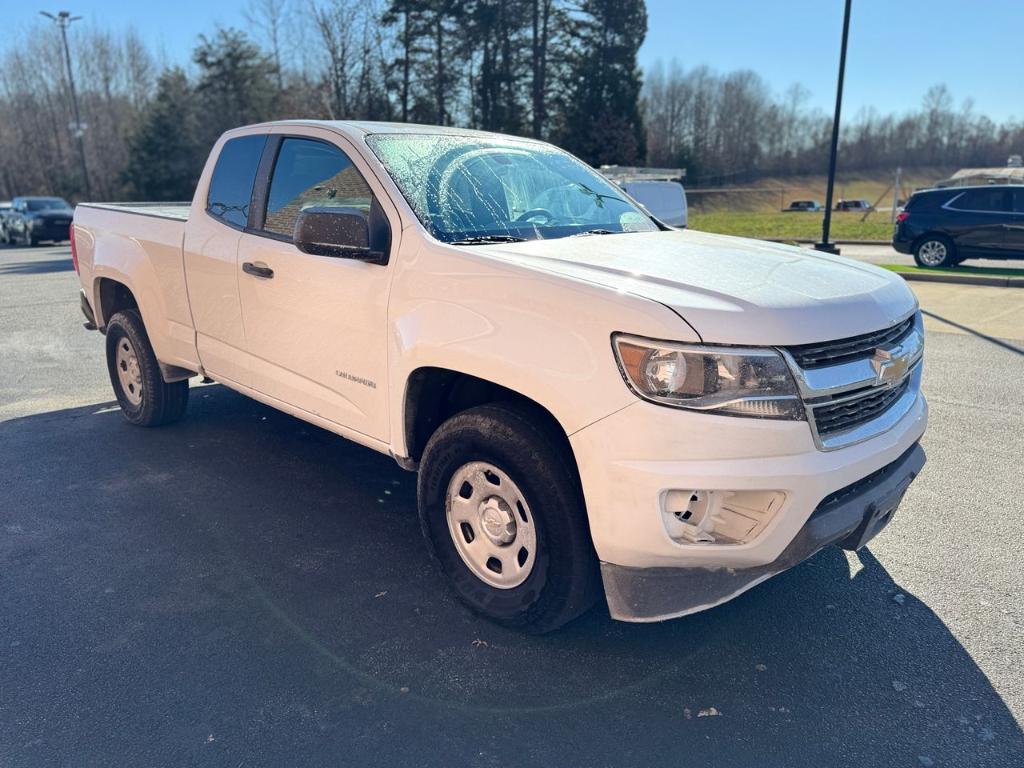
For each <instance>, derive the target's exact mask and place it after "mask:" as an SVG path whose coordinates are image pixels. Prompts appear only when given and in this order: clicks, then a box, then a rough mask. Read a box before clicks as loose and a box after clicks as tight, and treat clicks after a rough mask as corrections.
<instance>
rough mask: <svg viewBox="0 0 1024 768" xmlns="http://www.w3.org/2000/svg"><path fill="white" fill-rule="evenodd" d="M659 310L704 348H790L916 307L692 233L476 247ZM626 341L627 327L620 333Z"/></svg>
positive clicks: (860, 279) (784, 252)
mask: <svg viewBox="0 0 1024 768" xmlns="http://www.w3.org/2000/svg"><path fill="white" fill-rule="evenodd" d="M471 250H473V251H474V252H479V251H484V252H486V253H487V254H488V255H490V256H493V257H496V258H500V259H502V260H507V261H514V262H516V263H519V264H522V265H526V266H530V267H532V268H534V269H538V270H543V271H546V272H553V273H557V274H561V275H565V276H567V277H572V278H575V279H580V280H586V281H588V282H592V283H598V284H600V285H604V286H607V287H608V288H612V289H614V290H617V291H625V292H629V293H633V294H637V295H640V296H644V297H647V298H649V299H652V300H654V301H657V302H660V303H661V304H664V305H665V306H667V307H669V308H671V309H672V310H674V311H675V312H676V313H677V314H678V315H679V316H680V317H682V318H683V319H684V320H685V321H686V322H687V323H688V324H689V325H690V326H692V327H693V329H694V330H695V331H696V332H697V334H698V335H699V336H700V337H701V339H703V340H704V341H706V342H713V343H719V344H750V345H788V344H806V343H811V342H818V341H829V340H832V339H840V338H844V337H847V336H856V335H858V334H861V333H868V332H871V331H877V330H879V329H881V328H885V327H886V326H888V325H892V324H894V323H896V322H898V321H899V320H901V319H903V318H905V317H906V316H907V315H908V314H909V313H910V312H912V311H913V310H914V308H915V307H916V306H917V300H916V299H915V298H914V294H913V293H912V292H911V291H910V289H909V288H907V286H906V283H904V281H903V279H902V278H901V277H899V276H898V275H896V274H894V273H892V272H889V271H887V270H884V269H881V268H880V267H875V266H872V265H870V264H864V263H862V262H857V261H851V260H849V259H844V258H841V257H839V256H833V255H831V254H823V253H819V252H817V251H812V250H809V249H805V248H798V247H795V246H788V245H778V244H775V243H768V242H764V241H762V240H747V239H744V238H738V237H726V236H724V235H710V234H706V233H703V232H694V231H671V232H643V233H630V234H618V235H591V236H587V237H575V238H561V239H557V240H530V241H527V242H524V243H514V244H510V245H504V244H502V245H485V246H472V247H471ZM618 330H622V331H625V332H628V331H629V329H628V328H621V329H618Z"/></svg>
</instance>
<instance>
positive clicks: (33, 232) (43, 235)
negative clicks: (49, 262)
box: [28, 220, 71, 242]
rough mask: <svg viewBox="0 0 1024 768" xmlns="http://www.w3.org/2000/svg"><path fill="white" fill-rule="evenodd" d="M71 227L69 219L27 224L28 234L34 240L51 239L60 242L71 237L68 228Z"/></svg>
mask: <svg viewBox="0 0 1024 768" xmlns="http://www.w3.org/2000/svg"><path fill="white" fill-rule="evenodd" d="M70 227H71V221H70V220H69V221H63V220H57V221H50V220H47V221H44V222H42V223H41V224H35V223H33V224H31V225H29V229H28V232H29V235H30V236H31V237H33V238H34V239H36V240H51V241H53V242H61V241H63V240H67V239H69V238H70V237H71V235H70V234H69V229H70Z"/></svg>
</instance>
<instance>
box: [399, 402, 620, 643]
mask: <svg viewBox="0 0 1024 768" xmlns="http://www.w3.org/2000/svg"><path fill="white" fill-rule="evenodd" d="M569 451H570V449H569V447H568V446H567V445H566V444H565V441H564V438H561V439H559V435H557V434H555V433H554V431H553V428H549V427H548V426H547V421H546V418H545V417H544V415H543V414H540V413H537V412H535V411H534V410H533V409H531V408H528V407H523V406H519V405H518V404H512V403H496V404H491V405H483V406H478V407H476V408H471V409H469V410H467V411H463V412H462V413H459V414H457V415H455V416H453V417H452V418H450V419H448V421H446V422H445V423H444V424H442V425H441V426H440V427H439V428H438V429H437V431H436V432H435V433H434V434H433V436H431V438H430V440H429V442H428V443H427V446H426V449H425V450H424V452H423V458H422V460H421V462H420V470H419V480H418V485H417V495H418V500H419V513H420V522H421V523H422V526H423V535H424V537H425V538H426V540H427V545H428V547H429V549H430V552H431V554H432V556H433V557H434V559H435V561H436V562H437V564H438V566H439V567H440V569H441V572H442V573H443V574H444V576H445V577H446V579H447V580H448V583H449V586H450V587H451V588H452V590H453V591H454V592H455V594H456V596H457V597H458V598H459V600H461V601H462V602H463V603H464V604H465V605H467V606H468V607H469V608H470V609H471V610H473V611H474V612H476V613H478V614H480V615H482V616H485V617H486V618H488V619H491V620H492V621H495V622H497V623H499V624H502V625H504V626H507V627H511V628H514V629H518V630H522V631H526V632H531V633H543V632H549V631H551V630H553V629H557V628H558V627H560V626H562V625H563V624H565V623H567V622H569V621H571V620H573V619H574V618H576V617H577V616H579V615H580V614H582V613H584V612H585V611H586V610H587V609H589V608H590V607H591V606H592V605H593V604H594V602H595V600H596V599H597V597H598V596H599V595H600V586H599V584H600V580H599V572H598V563H597V556H596V554H595V552H594V548H593V543H592V542H591V539H590V527H589V523H588V521H587V515H586V508H585V505H584V501H583V493H582V490H581V488H580V484H579V479H578V475H577V473H576V469H575V462H574V461H573V459H572V456H571V455H569ZM471 462H485V463H487V464H490V465H493V466H494V467H495V468H497V469H499V470H500V471H501V472H503V473H505V474H506V475H507V476H508V478H509V479H510V480H511V481H512V483H513V484H514V485H515V486H518V489H519V490H520V492H521V494H522V496H523V497H524V500H525V502H526V505H527V507H528V508H529V512H530V516H531V518H532V525H533V526H534V529H535V535H536V552H535V559H534V561H533V565H532V569H531V570H530V571H529V575H528V576H527V577H526V578H525V581H523V582H522V583H521V584H519V585H518V586H513V587H511V588H499V587H495V586H492V585H490V584H488V583H486V582H485V581H484V580H482V579H481V578H480V577H479V576H477V575H476V574H475V573H474V572H473V571H472V570H471V569H470V567H469V566H468V565H467V563H466V562H465V561H464V559H463V557H462V555H460V554H459V551H458V550H457V549H456V545H455V541H454V539H453V536H454V535H455V534H453V533H450V532H449V527H448V516H447V514H448V513H447V505H448V500H447V497H448V486H449V484H450V483H451V481H452V478H453V477H454V475H455V473H456V472H457V471H459V470H460V468H463V467H465V465H467V464H469V463H471ZM524 519H525V518H524Z"/></svg>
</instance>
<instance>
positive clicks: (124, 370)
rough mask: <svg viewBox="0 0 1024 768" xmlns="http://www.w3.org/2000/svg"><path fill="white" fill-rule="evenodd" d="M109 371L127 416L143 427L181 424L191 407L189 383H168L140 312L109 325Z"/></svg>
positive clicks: (122, 314)
mask: <svg viewBox="0 0 1024 768" xmlns="http://www.w3.org/2000/svg"><path fill="white" fill-rule="evenodd" d="M107 370H108V371H109V373H110V383H111V385H113V387H114V394H115V395H116V396H117V402H118V405H120V406H121V412H122V413H123V414H124V417H125V418H126V419H128V421H130V422H131V423H132V424H135V425H136V426H139V427H155V426H159V425H161V424H169V423H170V422H172V421H177V420H178V419H180V418H181V416H182V414H184V413H185V406H186V405H188V381H187V380H186V381H176V382H173V383H171V384H168V383H166V382H165V381H164V380H163V377H162V376H161V375H160V365H159V364H158V363H157V361H156V355H155V354H153V347H152V346H151V345H150V343H149V336H148V335H146V327H145V326H144V325H143V324H142V317H141V316H140V315H139V313H138V311H137V310H134V309H128V310H125V311H123V312H118V313H117V314H116V315H114V316H113V317H112V318H110V322H109V323H107Z"/></svg>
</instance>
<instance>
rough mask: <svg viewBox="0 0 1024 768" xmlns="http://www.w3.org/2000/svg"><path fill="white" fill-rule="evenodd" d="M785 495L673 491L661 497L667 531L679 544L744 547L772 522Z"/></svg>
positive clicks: (762, 492) (758, 492) (718, 491)
mask: <svg viewBox="0 0 1024 768" xmlns="http://www.w3.org/2000/svg"><path fill="white" fill-rule="evenodd" d="M785 498H786V496H785V494H784V493H783V492H782V491H730V490H714V491H709V490H683V489H673V490H669V491H665V492H664V493H663V494H662V500H661V511H662V521H663V522H664V525H665V531H666V533H667V534H668V535H669V538H671V539H672V540H673V541H675V542H676V543H678V544H697V545H702V546H707V545H714V544H745V543H746V542H748V541H753V540H754V539H755V538H757V537H758V536H759V535H760V534H761V532H762V531H764V529H765V528H766V527H767V525H768V523H770V522H771V520H772V518H774V517H775V514H776V513H777V512H778V510H779V508H780V507H781V506H782V504H783V501H784V500H785Z"/></svg>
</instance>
